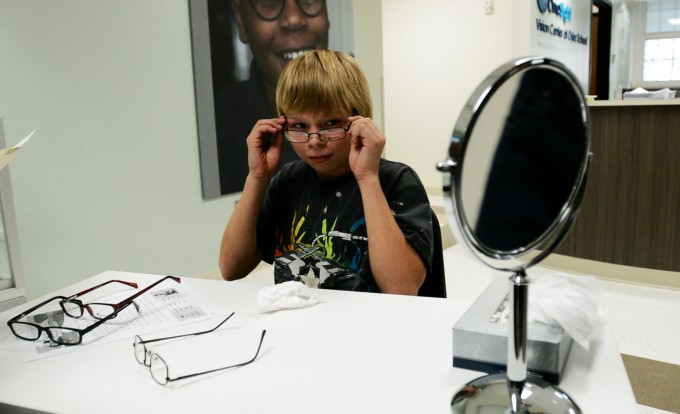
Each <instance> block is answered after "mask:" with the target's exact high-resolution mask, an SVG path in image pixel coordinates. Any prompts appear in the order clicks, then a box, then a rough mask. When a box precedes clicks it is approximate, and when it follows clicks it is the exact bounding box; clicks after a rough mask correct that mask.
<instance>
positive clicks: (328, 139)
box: [307, 129, 333, 143]
mask: <svg viewBox="0 0 680 414" xmlns="http://www.w3.org/2000/svg"><path fill="white" fill-rule="evenodd" d="M322 131H323V129H322V130H319V131H317V132H308V133H307V142H308V143H309V142H311V141H312V135H316V139H317V140H319V142H324V143H325V142H332V141H333V139H332V138H330V137H329V138H324V137H323V136H322V135H321V132H322Z"/></svg>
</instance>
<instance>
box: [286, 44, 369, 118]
mask: <svg viewBox="0 0 680 414" xmlns="http://www.w3.org/2000/svg"><path fill="white" fill-rule="evenodd" d="M276 109H277V111H278V113H279V115H285V114H290V113H296V114H300V113H313V114H319V113H321V114H328V115H330V114H337V113H343V112H349V113H351V114H352V115H361V116H363V117H367V118H370V117H372V116H373V104H372V100H371V92H370V89H369V87H368V81H367V80H366V76H365V75H364V72H363V71H362V70H361V67H360V66H359V64H358V63H357V61H356V60H354V58H353V57H351V56H350V55H348V54H347V53H344V52H337V51H333V50H325V49H323V50H310V51H308V52H305V53H304V54H302V55H301V56H298V57H297V58H296V59H294V60H293V61H291V62H290V63H289V64H288V65H286V67H285V68H284V69H283V72H281V76H280V77H279V81H278V83H277V85H276Z"/></svg>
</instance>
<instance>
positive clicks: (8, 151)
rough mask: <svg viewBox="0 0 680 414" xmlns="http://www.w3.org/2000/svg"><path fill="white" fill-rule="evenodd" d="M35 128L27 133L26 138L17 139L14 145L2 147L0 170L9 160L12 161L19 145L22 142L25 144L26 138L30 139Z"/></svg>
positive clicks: (21, 144)
mask: <svg viewBox="0 0 680 414" xmlns="http://www.w3.org/2000/svg"><path fill="white" fill-rule="evenodd" d="M37 130H38V128H36V129H34V130H33V132H31V133H30V134H28V135H27V136H26V138H24V139H22V140H21V141H19V143H18V144H16V145H14V146H13V147H9V148H4V149H2V150H0V170H2V169H3V168H5V167H6V166H7V164H9V162H10V161H12V160H13V159H14V157H16V156H17V154H18V153H19V150H20V149H21V147H23V146H24V144H26V143H27V142H28V140H29V139H31V137H32V136H33V134H35V132H36V131H37Z"/></svg>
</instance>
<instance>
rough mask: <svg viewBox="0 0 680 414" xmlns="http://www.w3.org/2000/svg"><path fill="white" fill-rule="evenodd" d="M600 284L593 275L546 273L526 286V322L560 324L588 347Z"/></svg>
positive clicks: (592, 331)
mask: <svg viewBox="0 0 680 414" xmlns="http://www.w3.org/2000/svg"><path fill="white" fill-rule="evenodd" d="M599 300H600V285H599V283H598V281H597V279H595V278H594V277H592V276H572V275H566V274H563V273H547V274H544V275H542V276H539V277H537V278H534V279H533V280H532V282H531V286H530V287H529V316H528V321H529V322H534V321H535V322H542V323H546V324H550V325H559V326H561V327H562V329H564V330H565V332H566V333H567V334H569V336H571V337H572V338H573V339H574V341H576V342H577V343H578V344H579V345H581V346H582V347H583V348H584V349H586V350H587V349H588V347H589V345H590V339H591V338H592V336H593V333H594V331H595V322H596V319H597V308H598V303H599Z"/></svg>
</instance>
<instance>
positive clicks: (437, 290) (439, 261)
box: [418, 211, 446, 298]
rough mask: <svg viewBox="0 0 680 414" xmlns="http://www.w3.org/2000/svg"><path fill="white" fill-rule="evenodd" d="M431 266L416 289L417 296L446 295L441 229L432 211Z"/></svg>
mask: <svg viewBox="0 0 680 414" xmlns="http://www.w3.org/2000/svg"><path fill="white" fill-rule="evenodd" d="M432 239H433V246H432V268H431V269H430V271H429V272H427V276H425V281H424V282H423V285H422V286H421V287H420V290H418V296H429V297H433V298H445V297H446V277H445V274H444V250H443V248H442V230H441V227H440V226H439V220H438V219H437V215H436V214H435V212H434V211H432Z"/></svg>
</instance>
